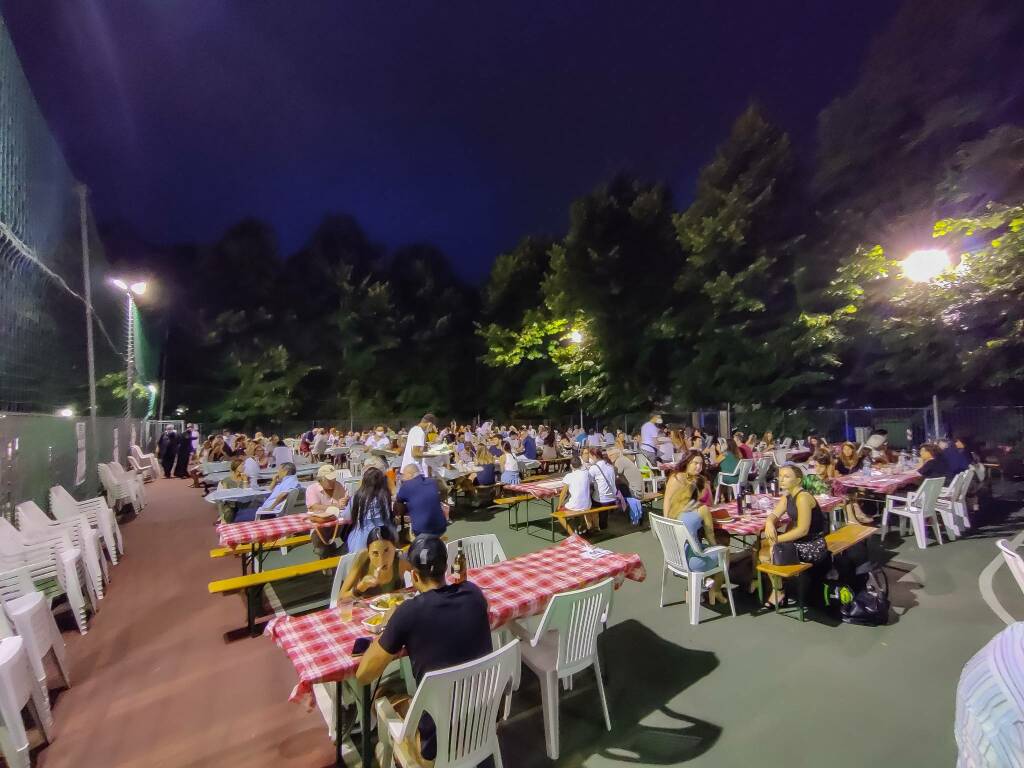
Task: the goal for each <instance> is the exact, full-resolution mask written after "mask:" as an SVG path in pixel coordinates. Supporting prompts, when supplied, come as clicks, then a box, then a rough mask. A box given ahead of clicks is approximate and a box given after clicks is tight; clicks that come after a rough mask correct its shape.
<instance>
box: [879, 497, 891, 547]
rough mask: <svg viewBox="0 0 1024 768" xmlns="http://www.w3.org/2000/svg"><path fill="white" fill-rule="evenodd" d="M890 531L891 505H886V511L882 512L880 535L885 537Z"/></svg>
mask: <svg viewBox="0 0 1024 768" xmlns="http://www.w3.org/2000/svg"><path fill="white" fill-rule="evenodd" d="M888 532H889V505H888V504H886V505H885V511H884V512H883V513H882V522H881V523H879V524H878V535H879V536H881V537H882V538H883V539H884V538H885V534H887V533H888Z"/></svg>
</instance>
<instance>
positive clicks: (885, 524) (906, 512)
mask: <svg viewBox="0 0 1024 768" xmlns="http://www.w3.org/2000/svg"><path fill="white" fill-rule="evenodd" d="M941 490H942V478H941V477H929V478H928V479H926V480H925V481H924V482H923V483H921V487H920V488H919V489H918V491H917V493H914V494H907V495H906V496H886V497H885V511H884V512H882V523H881V526H880V528H879V533H880V534H881V535H882V538H883V539H884V538H885V534H886V533H887V532H888V530H889V515H898V516H899V517H900V518H904V519H905V520H909V521H910V524H911V525H912V526H913V529H914V538H915V539H917V546H918V548H919V549H926V548H927V547H928V533H927V530H926V526H927V524H928V521H929V520H930V521H931V525H932V530H933V531H934V532H935V538H936V539H937V540H938V542H939V544H940V545H941V544H942V533H941V532H940V531H939V518H938V515H937V514H936V512H935V507H936V502H937V501H938V498H939V491H941ZM903 523H904V520H903V519H901V520H900V533H901V534H902V533H903Z"/></svg>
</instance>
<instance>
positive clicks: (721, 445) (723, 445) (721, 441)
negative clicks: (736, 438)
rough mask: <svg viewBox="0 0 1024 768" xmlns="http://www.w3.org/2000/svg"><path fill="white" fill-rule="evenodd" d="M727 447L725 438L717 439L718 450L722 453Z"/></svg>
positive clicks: (727, 442)
mask: <svg viewBox="0 0 1024 768" xmlns="http://www.w3.org/2000/svg"><path fill="white" fill-rule="evenodd" d="M728 447H729V441H728V440H727V439H726V438H724V437H720V438H718V448H719V450H722V451H724V450H725V449H726V448H728Z"/></svg>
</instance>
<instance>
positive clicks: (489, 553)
mask: <svg viewBox="0 0 1024 768" xmlns="http://www.w3.org/2000/svg"><path fill="white" fill-rule="evenodd" d="M460 541H461V542H462V551H463V552H464V553H465V555H466V564H467V565H468V567H470V568H482V567H483V566H485V565H493V564H494V563H502V562H504V561H506V560H508V558H507V557H506V556H505V550H503V549H502V548H501V542H499V541H498V537H497V536H495V535H494V534H493V533H481V534H479V535H477V536H465V537H463V538H461V539H455V540H454V541H449V542H448V569H449V570H451V567H452V563H454V562H455V555H456V554H458V551H459V542H460Z"/></svg>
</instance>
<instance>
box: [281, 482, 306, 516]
mask: <svg viewBox="0 0 1024 768" xmlns="http://www.w3.org/2000/svg"><path fill="white" fill-rule="evenodd" d="M305 511H306V492H305V491H304V490H303V489H302V488H292V489H291V490H290V491H288V495H287V496H286V497H285V500H284V506H283V507H281V514H282V515H297V514H299V513H302V512H305Z"/></svg>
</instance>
